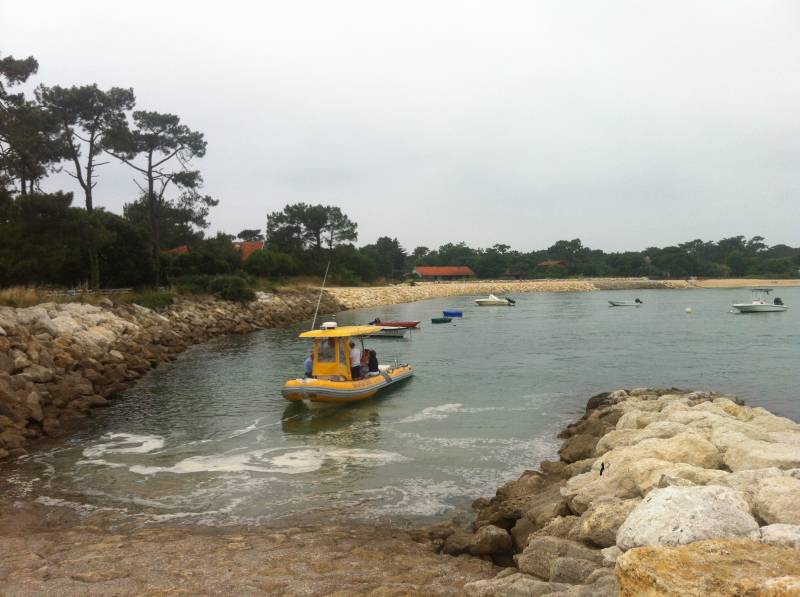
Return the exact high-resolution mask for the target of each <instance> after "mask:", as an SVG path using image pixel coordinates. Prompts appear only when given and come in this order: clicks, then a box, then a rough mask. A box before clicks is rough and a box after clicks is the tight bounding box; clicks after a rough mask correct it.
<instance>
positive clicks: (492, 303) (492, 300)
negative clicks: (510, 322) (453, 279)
mask: <svg viewBox="0 0 800 597" xmlns="http://www.w3.org/2000/svg"><path fill="white" fill-rule="evenodd" d="M475 303H477V305H478V306H479V307H513V306H514V305H516V304H517V301H515V300H514V299H510V298H505V297H503V298H500V297H496V296H495V295H493V294H490V295H489V298H481V299H475Z"/></svg>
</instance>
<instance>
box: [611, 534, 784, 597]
mask: <svg viewBox="0 0 800 597" xmlns="http://www.w3.org/2000/svg"><path fill="white" fill-rule="evenodd" d="M617 580H618V581H619V586H620V595H622V596H623V597H639V596H642V595H648V596H652V597H656V596H661V595H663V596H665V597H666V596H674V595H707V596H709V597H712V596H714V597H722V596H728V595H753V596H756V595H761V596H764V597H767V596H769V595H772V596H775V597H777V596H779V595H785V596H787V597H788V596H789V595H797V594H798V592H797V591H798V590H800V551H798V550H792V549H782V548H779V547H773V546H770V545H764V544H761V543H757V542H754V541H742V540H735V541H730V540H714V541H698V542H696V543H692V544H690V545H684V546H681V547H643V548H640V549H632V550H630V551H628V552H626V553H624V554H623V555H621V556H620V557H619V558H618V559H617Z"/></svg>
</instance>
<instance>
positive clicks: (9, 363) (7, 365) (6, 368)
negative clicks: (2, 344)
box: [0, 352, 15, 373]
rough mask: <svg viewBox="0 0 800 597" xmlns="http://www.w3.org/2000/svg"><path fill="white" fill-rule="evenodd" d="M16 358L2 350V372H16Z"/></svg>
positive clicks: (0, 359)
mask: <svg viewBox="0 0 800 597" xmlns="http://www.w3.org/2000/svg"><path fill="white" fill-rule="evenodd" d="M14 370H15V367H14V359H12V358H11V357H10V356H9V355H8V354H6V353H4V352H0V373H14Z"/></svg>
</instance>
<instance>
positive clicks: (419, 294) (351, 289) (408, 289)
mask: <svg viewBox="0 0 800 597" xmlns="http://www.w3.org/2000/svg"><path fill="white" fill-rule="evenodd" d="M758 286H766V287H789V286H800V279H791V280H771V279H757V280H756V279H750V278H730V279H695V280H691V279H690V280H650V279H648V278H571V279H569V278H568V279H558V280H555V279H554V280H549V279H544V280H470V281H457V282H417V283H416V284H415V285H414V286H411V285H409V284H397V285H394V286H363V287H360V286H348V287H344V286H334V287H329V288H327V289H326V291H327V292H328V293H329V294H330V295H331V296H332V297H333V298H334V299H335V300H336V301H337V302H339V303H340V304H341V305H342V307H343V308H344V309H348V310H349V309H364V308H369V307H378V306H381V305H395V304H399V303H412V302H415V301H424V300H427V299H433V298H444V297H448V296H471V295H487V294H490V293H493V294H522V293H529V292H594V291H598V290H689V289H693V288H754V287H758Z"/></svg>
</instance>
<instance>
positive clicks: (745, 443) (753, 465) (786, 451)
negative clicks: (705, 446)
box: [723, 439, 800, 472]
mask: <svg viewBox="0 0 800 597" xmlns="http://www.w3.org/2000/svg"><path fill="white" fill-rule="evenodd" d="M723 462H724V463H725V465H726V466H727V467H728V468H729V469H730V470H732V471H734V472H736V471H742V470H747V469H757V468H769V467H775V468H779V469H784V470H785V469H790V468H800V444H789V443H785V442H768V441H761V440H753V439H742V440H740V441H738V442H737V443H736V444H734V445H732V446H731V447H730V448H729V449H728V450H727V451H726V452H725V455H724V457H723Z"/></svg>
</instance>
